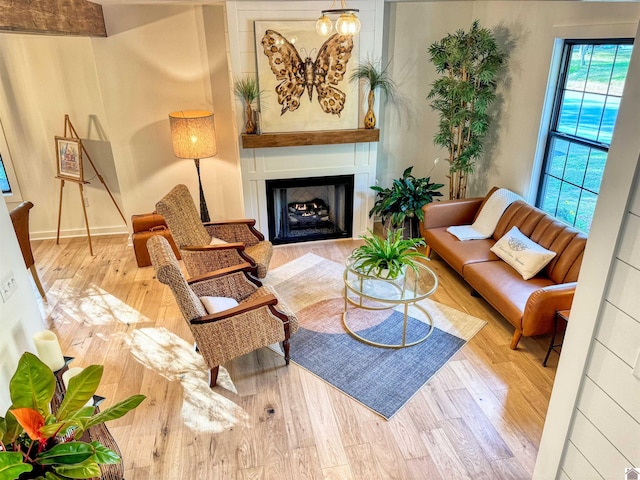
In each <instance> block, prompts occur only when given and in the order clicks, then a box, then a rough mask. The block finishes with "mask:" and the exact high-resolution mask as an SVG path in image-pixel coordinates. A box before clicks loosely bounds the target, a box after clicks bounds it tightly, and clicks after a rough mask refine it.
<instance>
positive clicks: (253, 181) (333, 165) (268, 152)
mask: <svg viewBox="0 0 640 480" xmlns="http://www.w3.org/2000/svg"><path fill="white" fill-rule="evenodd" d="M240 154H241V155H240V156H241V165H242V167H241V168H242V186H243V194H244V203H245V212H246V214H247V216H248V217H251V218H255V219H256V222H257V224H258V226H259V230H260V231H261V232H268V231H269V228H268V216H267V193H266V186H265V181H266V180H277V179H289V178H308V177H327V176H334V175H353V176H354V192H353V227H352V228H353V236H354V237H358V236H360V235H361V234H363V233H365V232H366V230H367V228H372V225H373V222H372V220H371V219H369V216H368V212H369V210H370V209H371V206H372V205H373V201H374V198H375V192H374V191H373V190H371V188H370V186H371V185H375V175H376V161H375V159H376V154H377V144H376V143H347V144H339V145H314V146H304V147H280V148H278V147H276V148H268V149H241V150H240Z"/></svg>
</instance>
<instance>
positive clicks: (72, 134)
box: [56, 115, 127, 256]
mask: <svg viewBox="0 0 640 480" xmlns="http://www.w3.org/2000/svg"><path fill="white" fill-rule="evenodd" d="M64 136H65V137H69V138H77V139H78V140H80V136H79V135H78V132H76V129H75V128H73V124H72V123H71V120H70V119H69V115H65V116H64ZM80 145H81V147H82V151H83V152H84V156H85V157H86V158H88V159H89V163H90V164H91V168H93V171H94V172H96V175H97V177H98V178H99V179H100V182H101V183H102V185H104V188H105V190H106V191H107V193H108V194H109V197H111V201H112V202H113V204H114V205H115V206H116V209H117V210H118V213H119V214H120V216H121V217H122V221H123V222H125V223H127V221H126V220H125V218H124V215H123V213H122V210H120V207H119V206H118V203H117V202H116V199H115V198H113V195H112V194H111V190H109V187H108V186H107V184H106V183H105V181H104V178H102V175H100V172H98V169H97V168H96V166H95V164H94V163H93V160H91V156H90V155H89V152H87V149H86V148H85V146H84V143H82V142H80ZM56 178H57V179H58V180H60V201H59V204H58V233H57V234H56V244H59V243H60V220H61V218H62V191H63V190H64V182H65V181H68V182H74V183H77V184H78V187H79V188H80V202H81V203H82V213H83V214H84V225H85V228H86V229H87V239H88V240H89V253H91V256H93V246H92V245H91V231H90V230H89V220H88V218H87V207H86V206H85V204H84V184H86V183H90V182H87V181H86V180H74V179H70V178H63V177H60V176H56Z"/></svg>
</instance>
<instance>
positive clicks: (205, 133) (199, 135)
mask: <svg viewBox="0 0 640 480" xmlns="http://www.w3.org/2000/svg"><path fill="white" fill-rule="evenodd" d="M169 123H170V125H171V140H172V141H173V154H174V155H175V156H176V157H178V158H193V160H194V161H195V163H196V171H197V172H198V186H199V187H200V220H202V222H209V221H210V220H211V219H210V218H209V210H208V209H207V202H206V200H205V199H204V192H203V191H202V180H201V179H200V159H201V158H207V157H213V156H214V155H217V154H218V147H217V145H216V130H215V126H214V123H213V113H211V112H207V111H206V110H181V111H179V112H173V113H170V114H169Z"/></svg>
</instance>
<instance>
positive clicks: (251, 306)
mask: <svg viewBox="0 0 640 480" xmlns="http://www.w3.org/2000/svg"><path fill="white" fill-rule="evenodd" d="M277 304H278V299H277V298H276V297H275V296H274V295H271V294H270V295H265V296H263V297H260V298H257V299H255V300H250V301H248V302H244V303H242V304H241V305H238V306H237V307H233V308H230V309H228V310H224V311H222V312H217V313H213V314H211V315H206V316H204V317H200V318H194V319H193V320H191V323H192V324H193V325H199V324H203V323H210V322H218V321H220V320H224V319H225V318H231V317H235V316H236V315H240V314H242V313H247V312H250V311H251V310H256V309H258V308H261V307H266V306H268V305H277Z"/></svg>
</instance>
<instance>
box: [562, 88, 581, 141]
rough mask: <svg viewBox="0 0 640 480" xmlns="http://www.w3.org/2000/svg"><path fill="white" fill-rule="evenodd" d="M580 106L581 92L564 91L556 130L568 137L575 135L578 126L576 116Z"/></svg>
mask: <svg viewBox="0 0 640 480" xmlns="http://www.w3.org/2000/svg"><path fill="white" fill-rule="evenodd" d="M581 104H582V92H573V91H570V90H568V91H566V92H564V98H563V99H562V105H561V106H560V116H559V117H558V127H557V130H558V131H559V132H562V133H568V134H569V135H575V133H576V127H577V125H578V115H579V114H580V105H581Z"/></svg>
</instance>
